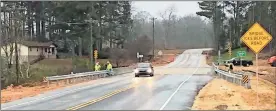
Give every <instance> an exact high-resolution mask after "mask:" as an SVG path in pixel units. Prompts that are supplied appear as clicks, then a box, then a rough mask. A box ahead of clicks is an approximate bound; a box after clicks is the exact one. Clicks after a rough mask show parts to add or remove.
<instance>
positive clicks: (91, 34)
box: [90, 21, 94, 66]
mask: <svg viewBox="0 0 276 111" xmlns="http://www.w3.org/2000/svg"><path fill="white" fill-rule="evenodd" d="M93 52H94V51H93V26H92V21H91V24H90V61H91V65H92V66H93V65H94V60H93Z"/></svg>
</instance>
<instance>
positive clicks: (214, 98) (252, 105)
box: [192, 77, 276, 110]
mask: <svg viewBox="0 0 276 111" xmlns="http://www.w3.org/2000/svg"><path fill="white" fill-rule="evenodd" d="M256 84H257V81H256V78H255V77H254V78H253V80H252V83H251V87H252V89H245V88H244V87H242V86H238V85H235V84H232V83H229V82H227V81H225V80H223V79H214V80H212V81H211V82H210V83H208V84H207V85H206V86H205V87H204V88H203V89H202V90H201V91H200V92H199V94H198V95H197V97H196V100H195V102H194V104H193V106H192V109H193V110H276V102H275V100H276V98H275V97H276V95H275V91H276V87H275V85H272V84H268V83H267V82H265V81H264V80H260V81H259V87H258V90H257V88H256ZM257 92H258V95H259V103H258V107H257V105H256V104H257V101H256V97H257Z"/></svg>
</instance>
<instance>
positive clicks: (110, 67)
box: [106, 61, 112, 71]
mask: <svg viewBox="0 0 276 111" xmlns="http://www.w3.org/2000/svg"><path fill="white" fill-rule="evenodd" d="M106 70H108V71H111V70H112V65H111V64H110V62H109V61H107V64H106Z"/></svg>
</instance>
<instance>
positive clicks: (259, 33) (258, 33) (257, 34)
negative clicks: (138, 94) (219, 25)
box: [241, 22, 272, 109]
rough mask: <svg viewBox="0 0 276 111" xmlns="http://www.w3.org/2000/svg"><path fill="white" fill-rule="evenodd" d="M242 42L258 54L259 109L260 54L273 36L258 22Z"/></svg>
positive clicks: (243, 37)
mask: <svg viewBox="0 0 276 111" xmlns="http://www.w3.org/2000/svg"><path fill="white" fill-rule="evenodd" d="M241 40H242V41H243V42H244V43H245V44H246V45H247V46H248V47H249V48H250V49H251V50H252V51H253V52H254V53H255V54H256V70H257V71H256V78H257V86H256V91H257V103H256V104H257V105H256V106H257V109H258V104H259V95H258V84H259V79H258V78H259V77H258V70H259V67H258V54H259V52H260V51H261V50H262V49H263V48H264V47H265V46H266V45H267V44H268V43H269V42H270V41H271V40H272V36H271V35H270V34H269V33H268V32H267V31H266V30H265V29H264V28H263V27H262V26H261V25H260V24H258V23H257V22H256V23H255V24H254V25H253V26H251V27H250V29H249V30H248V31H247V32H246V33H245V34H244V35H243V36H242V37H241Z"/></svg>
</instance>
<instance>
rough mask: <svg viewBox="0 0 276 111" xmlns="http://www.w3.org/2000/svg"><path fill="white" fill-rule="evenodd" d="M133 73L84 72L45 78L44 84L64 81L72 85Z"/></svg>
mask: <svg viewBox="0 0 276 111" xmlns="http://www.w3.org/2000/svg"><path fill="white" fill-rule="evenodd" d="M131 72H133V69H132V68H128V67H125V68H114V69H113V71H111V72H110V71H106V70H102V71H93V72H84V73H75V74H74V73H72V72H71V74H67V75H60V76H49V77H45V78H44V82H47V85H49V84H51V83H52V82H56V83H57V84H59V82H60V81H64V82H65V84H70V83H74V82H80V81H86V80H93V79H97V78H104V77H107V76H108V73H109V74H112V75H120V74H125V73H131Z"/></svg>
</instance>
